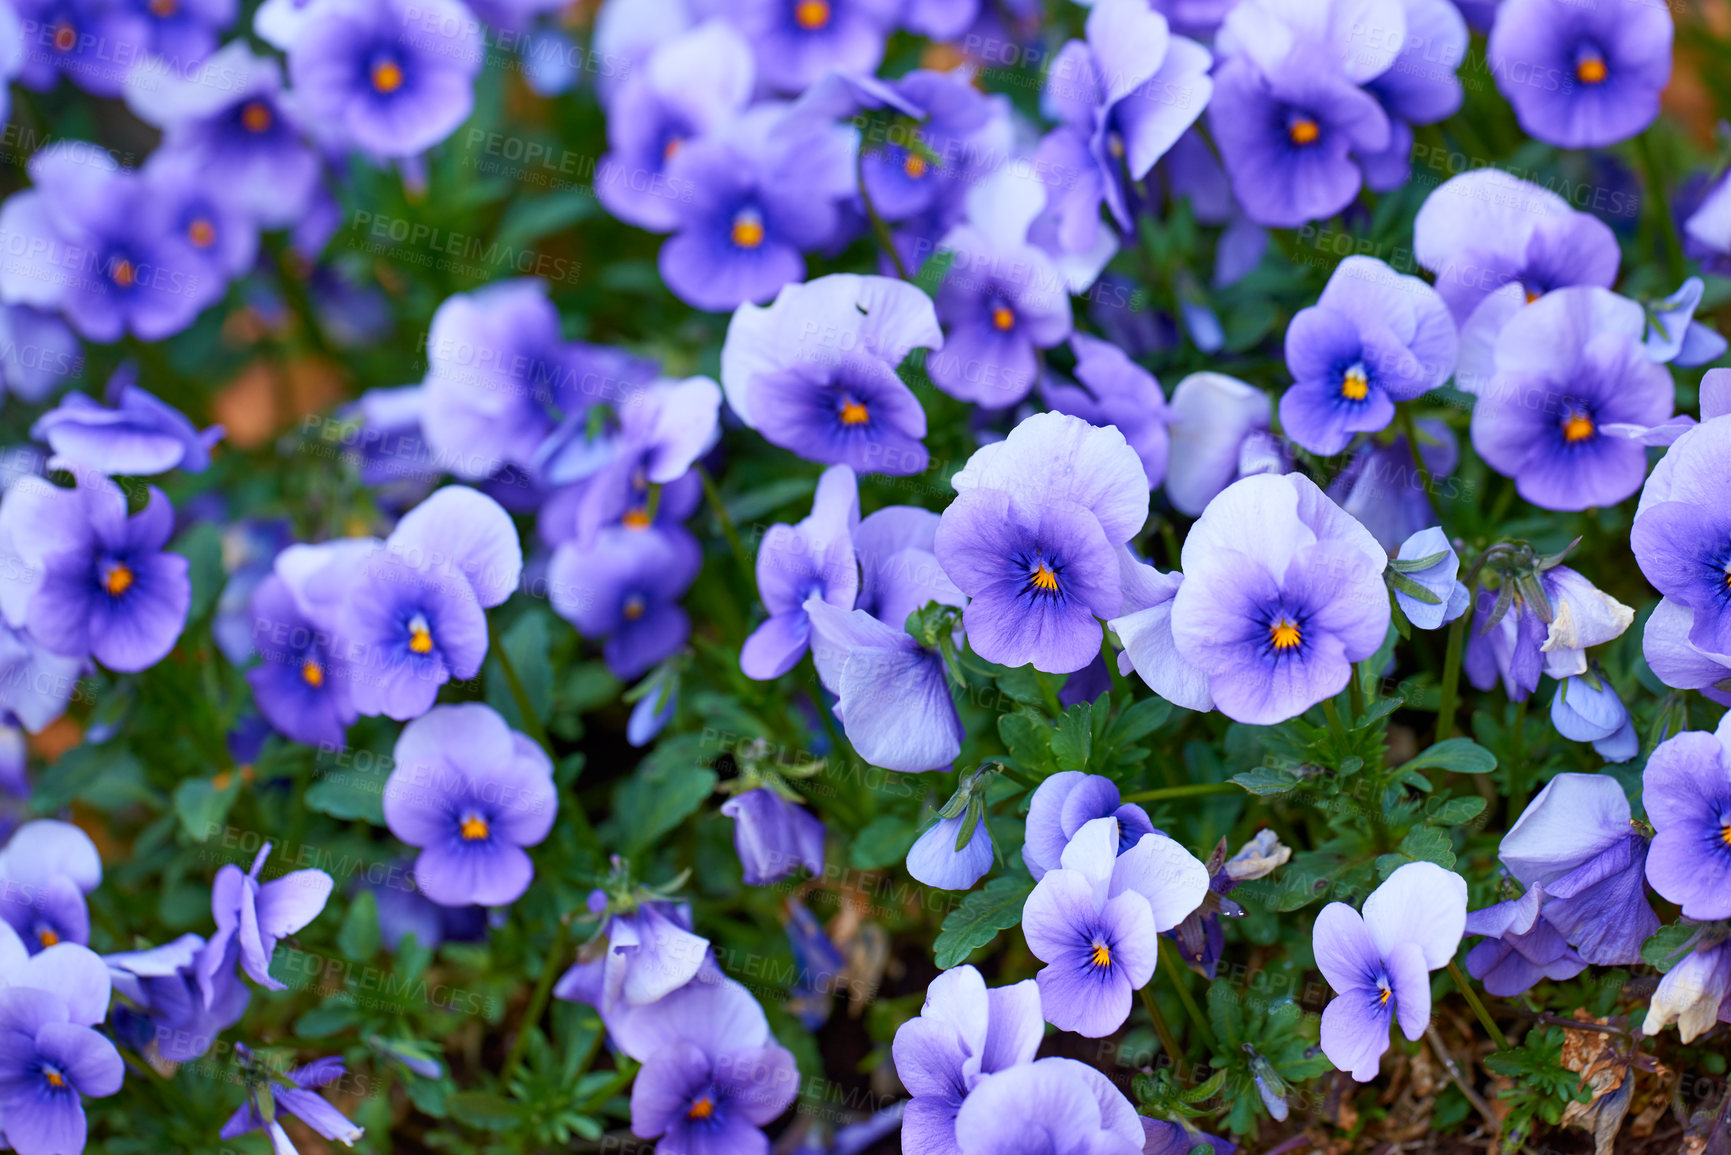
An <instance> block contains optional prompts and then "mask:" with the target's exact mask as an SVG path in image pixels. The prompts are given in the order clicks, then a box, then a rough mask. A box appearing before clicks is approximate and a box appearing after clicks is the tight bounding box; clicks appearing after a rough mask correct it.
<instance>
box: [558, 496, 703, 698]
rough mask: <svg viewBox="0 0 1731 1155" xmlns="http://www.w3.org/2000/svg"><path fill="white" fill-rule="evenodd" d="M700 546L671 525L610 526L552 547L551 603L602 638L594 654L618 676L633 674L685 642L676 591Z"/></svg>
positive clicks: (692, 574) (686, 621)
mask: <svg viewBox="0 0 1731 1155" xmlns="http://www.w3.org/2000/svg"><path fill="white" fill-rule="evenodd" d="M702 564H703V556H702V551H701V550H700V549H699V548H698V545H697V542H696V540H695V539H693V538H692V536H691V535H690V534H689V533H687V532H686V531H684V530H683V529H679V528H676V527H673V528H668V529H654V528H646V529H629V528H624V527H612V528H608V529H603V530H602V531H600V532H599V533H597V534H596V535H595V540H594V541H593V542H590V543H588V544H585V545H582V546H579V545H578V544H577V543H575V542H566V543H565V544H563V545H561V546H560V547H559V548H558V549H557V550H555V551H554V552H553V560H552V561H551V562H550V563H549V564H548V567H547V584H548V589H549V591H550V598H551V600H552V603H553V609H554V610H555V611H556V612H557V613H558V614H559V616H560V617H562V618H564V619H565V620H566V621H568V622H570V623H571V624H572V625H574V626H576V627H577V629H578V630H579V631H581V632H582V633H583V634H584V635H585V636H586V637H591V638H605V639H606V641H605V643H604V644H603V646H602V650H601V652H602V656H603V657H604V658H605V659H606V660H607V668H608V669H610V670H612V671H613V673H614V675H615V676H616V677H619V678H626V679H629V678H635V677H638V676H639V675H641V674H643V673H645V672H646V671H648V670H649V669H650V668H651V667H653V666H654V665H655V664H656V663H658V662H661V661H663V660H664V659H666V658H668V657H671V656H672V655H673V653H674V652H675V651H677V650H678V649H679V647H680V646H683V645H684V644H685V639H686V637H687V635H689V634H690V632H691V619H690V617H688V616H687V615H686V613H685V611H684V610H683V609H682V608H680V606H679V597H680V595H682V594H683V593H684V592H685V591H686V590H687V589H688V588H689V587H690V585H691V583H692V581H693V580H694V579H695V578H696V577H697V571H698V569H699V568H700V567H701V565H702Z"/></svg>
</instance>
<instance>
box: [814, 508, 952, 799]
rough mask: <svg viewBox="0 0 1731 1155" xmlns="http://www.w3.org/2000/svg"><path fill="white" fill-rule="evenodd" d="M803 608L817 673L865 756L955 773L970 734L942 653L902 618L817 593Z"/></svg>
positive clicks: (900, 766) (913, 769) (888, 764)
mask: <svg viewBox="0 0 1731 1155" xmlns="http://www.w3.org/2000/svg"><path fill="white" fill-rule="evenodd" d="M862 524H863V523H862ZM922 604H923V603H922ZM804 612H805V614H806V616H807V618H808V619H809V621H810V626H811V652H812V660H813V662H814V663H815V664H816V666H817V674H818V678H819V680H820V681H821V682H822V683H823V686H824V688H825V689H826V690H828V691H829V692H830V693H832V694H834V695H836V703H835V711H834V712H835V716H836V720H837V721H839V722H840V723H841V724H842V731H843V733H845V734H846V735H847V738H848V741H849V742H850V743H851V744H852V745H853V747H854V750H855V751H856V752H857V753H858V754H859V756H860V757H861V758H864V759H865V760H866V761H867V762H869V763H870V764H871V765H873V766H881V767H883V768H884V769H886V770H896V771H900V772H902V773H909V774H912V773H919V772H921V771H925V770H948V769H949V768H950V765H951V763H953V762H954V761H955V759H956V755H957V754H959V753H961V748H962V738H963V736H964V735H963V731H962V723H961V719H960V718H959V717H958V716H957V714H956V706H955V702H954V701H953V700H952V699H951V697H950V678H949V675H948V673H947V672H946V671H945V669H944V660H943V657H942V656H941V655H940V654H939V653H938V651H936V650H934V649H929V648H927V647H926V646H924V645H923V644H921V642H920V641H919V640H918V639H916V638H914V637H913V636H911V635H910V634H908V633H907V631H906V630H905V629H903V628H902V622H893V623H892V622H885V621H880V620H878V619H877V618H874V617H873V616H872V615H871V614H869V613H867V612H866V611H865V610H863V609H855V610H846V609H843V608H842V607H840V606H837V605H834V604H831V603H830V602H827V601H825V600H824V599H823V598H821V597H813V598H808V599H807V600H806V602H805V606H804ZM906 618H907V615H906V614H903V615H902V621H903V622H905V621H906Z"/></svg>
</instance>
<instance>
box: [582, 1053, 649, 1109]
mask: <svg viewBox="0 0 1731 1155" xmlns="http://www.w3.org/2000/svg"><path fill="white" fill-rule="evenodd" d="M618 1061H619V1069H618V1070H617V1071H615V1072H614V1073H613V1077H612V1078H611V1079H609V1080H607V1081H606V1082H605V1083H603V1084H601V1086H600V1087H598V1088H596V1090H595V1093H594V1094H593V1095H591V1096H589V1101H588V1102H586V1103H584V1104H583V1112H582V1113H583V1114H585V1115H593V1114H595V1113H596V1112H598V1111H600V1109H601V1106H602V1104H604V1103H606V1102H607V1100H609V1099H611V1098H612V1097H613V1096H614V1095H616V1094H618V1093H619V1092H620V1091H622V1090H624V1089H625V1084H627V1083H629V1082H630V1081H631V1080H632V1079H634V1078H636V1076H637V1070H638V1067H637V1064H636V1063H634V1062H632V1061H631V1060H630V1059H627V1058H625V1057H624V1056H623V1055H622V1056H620V1058H619V1060H618Z"/></svg>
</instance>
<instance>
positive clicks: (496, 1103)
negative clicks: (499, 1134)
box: [445, 1091, 523, 1131]
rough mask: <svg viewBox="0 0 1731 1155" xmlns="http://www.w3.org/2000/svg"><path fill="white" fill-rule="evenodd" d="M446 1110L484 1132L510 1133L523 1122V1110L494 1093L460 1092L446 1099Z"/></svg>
mask: <svg viewBox="0 0 1731 1155" xmlns="http://www.w3.org/2000/svg"><path fill="white" fill-rule="evenodd" d="M445 1110H446V1111H447V1112H449V1113H450V1115H451V1116H452V1117H453V1118H455V1119H459V1120H461V1121H462V1122H464V1123H466V1124H468V1125H469V1126H471V1127H478V1128H480V1129H481V1130H483V1131H509V1130H511V1129H512V1128H514V1127H516V1126H517V1124H519V1123H521V1122H522V1121H523V1111H522V1108H520V1107H519V1106H518V1105H517V1104H516V1103H513V1102H512V1101H511V1100H509V1099H507V1098H505V1096H503V1095H498V1094H495V1093H493V1092H492V1091H458V1092H457V1093H456V1094H455V1095H450V1096H448V1097H447V1098H446V1099H445Z"/></svg>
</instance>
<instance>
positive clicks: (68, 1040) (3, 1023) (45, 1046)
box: [0, 971, 126, 1155]
mask: <svg viewBox="0 0 1731 1155" xmlns="http://www.w3.org/2000/svg"><path fill="white" fill-rule="evenodd" d="M101 987H102V990H101V999H102V1002H103V1004H104V1005H106V1004H107V1002H108V973H107V971H103V972H102V981H101ZM125 1069H126V1068H125V1064H124V1063H123V1062H122V1061H121V1058H120V1052H119V1051H117V1050H115V1049H114V1044H113V1043H111V1042H109V1041H108V1039H107V1038H106V1037H104V1036H103V1035H101V1034H99V1033H98V1032H97V1031H95V1030H93V1029H91V1027H90V1025H89V1024H88V1023H85V1022H81V1021H79V1018H78V1017H76V1016H75V1015H74V1014H73V1012H72V1010H71V1008H69V1006H68V1004H67V1002H66V1001H65V1000H64V999H62V998H61V997H60V996H59V995H57V994H54V993H52V992H49V991H46V990H39V989H34V988H30V987H23V986H13V987H10V988H8V989H5V990H0V1112H3V1113H4V1115H5V1119H6V1141H7V1143H8V1145H9V1146H11V1147H12V1149H13V1150H15V1151H17V1152H18V1155H62V1153H63V1152H79V1151H82V1150H83V1149H84V1143H85V1133H86V1130H85V1129H86V1123H85V1119H84V1103H83V1100H84V1098H85V1097H86V1096H88V1097H90V1098H96V1099H100V1098H104V1097H106V1096H108V1095H112V1094H114V1093H115V1092H116V1091H118V1090H120V1084H121V1081H122V1079H123V1077H124V1073H125Z"/></svg>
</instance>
